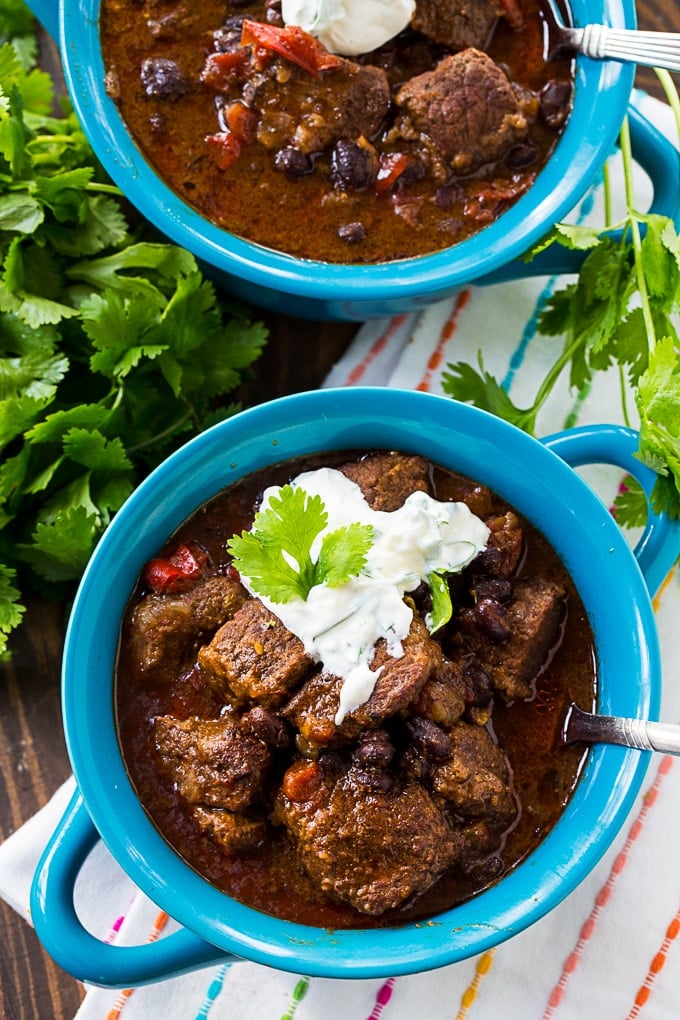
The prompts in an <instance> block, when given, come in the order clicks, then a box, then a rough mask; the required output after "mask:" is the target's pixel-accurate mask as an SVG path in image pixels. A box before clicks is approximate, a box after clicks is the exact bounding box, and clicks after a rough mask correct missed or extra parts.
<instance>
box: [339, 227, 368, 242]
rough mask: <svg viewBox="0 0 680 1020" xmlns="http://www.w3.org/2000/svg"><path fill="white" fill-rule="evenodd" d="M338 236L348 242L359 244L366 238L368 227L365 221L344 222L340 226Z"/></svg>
mask: <svg viewBox="0 0 680 1020" xmlns="http://www.w3.org/2000/svg"><path fill="white" fill-rule="evenodd" d="M338 237H339V238H340V239H341V240H343V241H347V243H348V244H359V243H360V242H361V241H365V240H366V227H365V226H364V225H363V223H360V222H356V223H342V224H341V225H340V226H339V227H338Z"/></svg>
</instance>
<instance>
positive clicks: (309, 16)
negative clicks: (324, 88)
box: [281, 0, 416, 57]
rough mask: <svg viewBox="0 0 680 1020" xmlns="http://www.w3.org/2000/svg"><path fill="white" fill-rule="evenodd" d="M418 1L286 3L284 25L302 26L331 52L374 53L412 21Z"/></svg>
mask: <svg viewBox="0 0 680 1020" xmlns="http://www.w3.org/2000/svg"><path fill="white" fill-rule="evenodd" d="M415 6H416V5H415V0H283V2H282V5H281V14H282V16H283V21H284V24H286V25H299V27H300V28H304V30H305V31H306V32H309V34H310V35H313V36H316V38H317V39H318V40H319V42H320V43H322V44H323V45H324V46H325V47H326V49H327V50H329V51H330V52H331V53H339V54H341V55H342V56H345V57H352V56H356V55H357V54H359V53H370V52H371V50H375V49H377V48H378V46H382V45H383V43H386V42H389V40H390V39H393V38H394V36H395V35H398V34H399V32H401V30H402V29H403V28H406V26H407V25H408V23H409V22H410V20H411V18H412V16H413V12H414V10H415Z"/></svg>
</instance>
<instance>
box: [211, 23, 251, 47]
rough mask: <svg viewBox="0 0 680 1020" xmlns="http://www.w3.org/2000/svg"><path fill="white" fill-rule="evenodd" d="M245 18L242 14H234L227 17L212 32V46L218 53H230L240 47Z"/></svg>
mask: <svg viewBox="0 0 680 1020" xmlns="http://www.w3.org/2000/svg"><path fill="white" fill-rule="evenodd" d="M245 20H246V19H245V15H244V14H235V15H234V17H233V18H227V20H226V21H225V23H224V24H223V25H222V26H221V27H220V28H218V29H217V30H216V31H215V32H213V41H214V46H215V49H216V51H217V52H218V53H232V52H233V51H234V50H237V49H239V48H240V46H241V33H242V31H243V22H244V21H245Z"/></svg>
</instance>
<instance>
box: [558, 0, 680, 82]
mask: <svg viewBox="0 0 680 1020" xmlns="http://www.w3.org/2000/svg"><path fill="white" fill-rule="evenodd" d="M547 8H548V9H549V11H550V15H549V16H548V15H547V14H546V21H547V23H548V42H549V47H550V56H555V55H556V54H557V53H559V52H562V51H564V50H572V51H576V52H578V53H583V54H584V55H585V56H586V57H594V58H595V59H596V60H602V59H604V60H607V59H609V60H619V61H623V62H624V63H633V64H641V65H643V66H644V67H660V68H665V70H667V71H680V33H678V32H640V31H637V30H636V29H633V28H609V27H608V26H607V25H584V26H583V28H568V27H567V26H566V25H565V24H564V20H563V17H562V13H561V12H560V9H559V7H558V6H557V2H556V0H548V4H547Z"/></svg>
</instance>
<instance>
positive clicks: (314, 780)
mask: <svg viewBox="0 0 680 1020" xmlns="http://www.w3.org/2000/svg"><path fill="white" fill-rule="evenodd" d="M321 779H322V775H321V768H320V767H319V765H318V764H317V762H315V761H306V760H302V761H296V762H294V763H293V764H292V765H291V766H290V768H289V769H288V770H287V771H286V773H285V774H284V777H283V783H282V788H283V792H284V794H285V795H286V797H287V798H288V800H292V801H296V802H300V801H305V800H312V798H313V797H314V796H315V794H316V793H317V792H318V790H319V787H320V785H321Z"/></svg>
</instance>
